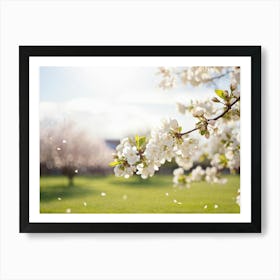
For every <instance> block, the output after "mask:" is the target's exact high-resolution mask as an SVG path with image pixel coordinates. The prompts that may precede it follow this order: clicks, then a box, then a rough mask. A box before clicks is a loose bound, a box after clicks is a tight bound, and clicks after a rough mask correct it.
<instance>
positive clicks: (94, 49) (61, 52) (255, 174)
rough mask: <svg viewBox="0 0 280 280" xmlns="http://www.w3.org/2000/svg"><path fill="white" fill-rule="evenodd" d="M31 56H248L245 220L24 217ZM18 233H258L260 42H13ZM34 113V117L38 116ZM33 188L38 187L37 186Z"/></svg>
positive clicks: (26, 215) (259, 228) (27, 170)
mask: <svg viewBox="0 0 280 280" xmlns="http://www.w3.org/2000/svg"><path fill="white" fill-rule="evenodd" d="M32 56H248V57H251V96H252V99H251V100H252V101H251V174H250V175H249V174H248V176H251V182H252V185H251V222H250V223H32V222H30V221H29V148H30V147H29V58H30V57H32ZM19 105H20V106H19V118H20V131H19V132H20V166H19V168H20V232H21V233H35V232H37V233H40V232H41V233H43V232H44V233H46V232H48V233H51V232H52V233H60V232H61V233H62V232H63V233H67V232H76V233H83V232H84V233H86V232H90V233H203V232H205V233H210V232H211V233H212V232H219V233H238V232H239V233H242V232H243V233H246V232H247V233H248V232H255V233H259V232H261V47H260V46H19ZM38 117H39V116H38ZM38 187H39V186H38Z"/></svg>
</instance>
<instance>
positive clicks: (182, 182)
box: [173, 166, 227, 188]
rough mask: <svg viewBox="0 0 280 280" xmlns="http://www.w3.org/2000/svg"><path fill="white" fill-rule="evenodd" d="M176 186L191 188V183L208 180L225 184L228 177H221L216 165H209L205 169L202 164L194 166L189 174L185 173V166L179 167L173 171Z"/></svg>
mask: <svg viewBox="0 0 280 280" xmlns="http://www.w3.org/2000/svg"><path fill="white" fill-rule="evenodd" d="M173 175H174V177H173V183H174V186H179V187H187V188H190V184H191V183H192V182H196V181H206V182H208V183H216V184H225V183H226V182H227V179H225V178H220V176H219V173H218V169H217V168H216V167H207V168H206V169H203V168H202V167H201V166H197V167H196V168H194V169H193V170H192V171H191V172H190V173H189V174H188V175H186V174H185V170H184V169H183V168H181V167H180V168H177V169H175V170H174V171H173Z"/></svg>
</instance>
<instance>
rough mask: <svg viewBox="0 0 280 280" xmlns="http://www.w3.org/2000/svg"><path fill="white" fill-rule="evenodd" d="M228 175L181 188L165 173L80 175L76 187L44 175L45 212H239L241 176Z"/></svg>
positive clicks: (42, 181)
mask: <svg viewBox="0 0 280 280" xmlns="http://www.w3.org/2000/svg"><path fill="white" fill-rule="evenodd" d="M227 178H228V183H227V184H225V185H219V184H207V183H204V182H200V183H193V184H192V186H191V188H190V189H186V188H184V189H179V188H174V187H173V184H172V177H171V176H162V175H157V176H154V177H153V178H150V179H148V180H142V179H140V178H138V177H132V178H130V179H124V178H116V177H114V176H107V177H93V176H92V177H86V176H77V177H76V178H75V179H74V186H73V187H69V186H68V181H67V178H65V177H54V176H53V177H42V178H41V204H40V205H41V213H67V212H68V213H69V212H71V213H239V211H240V209H239V206H238V205H237V204H236V203H235V197H236V194H237V190H238V188H239V176H227ZM206 205H207V208H206ZM215 205H216V206H215ZM67 209H68V210H67Z"/></svg>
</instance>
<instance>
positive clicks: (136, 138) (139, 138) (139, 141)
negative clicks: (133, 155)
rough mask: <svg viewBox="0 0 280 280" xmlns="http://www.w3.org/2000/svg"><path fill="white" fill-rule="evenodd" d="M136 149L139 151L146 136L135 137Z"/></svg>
mask: <svg viewBox="0 0 280 280" xmlns="http://www.w3.org/2000/svg"><path fill="white" fill-rule="evenodd" d="M135 142H136V148H137V149H138V150H139V149H141V147H142V146H143V145H144V144H145V143H146V136H139V135H136V136H135Z"/></svg>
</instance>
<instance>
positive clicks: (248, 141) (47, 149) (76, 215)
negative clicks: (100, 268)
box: [19, 46, 261, 232]
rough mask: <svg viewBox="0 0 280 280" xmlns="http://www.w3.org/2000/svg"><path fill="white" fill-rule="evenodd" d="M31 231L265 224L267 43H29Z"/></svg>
mask: <svg viewBox="0 0 280 280" xmlns="http://www.w3.org/2000/svg"><path fill="white" fill-rule="evenodd" d="M19 78H20V89H19V95H20V96H19V97H20V232H261V109H260V108H261V47H259V46H20V47H19Z"/></svg>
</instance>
